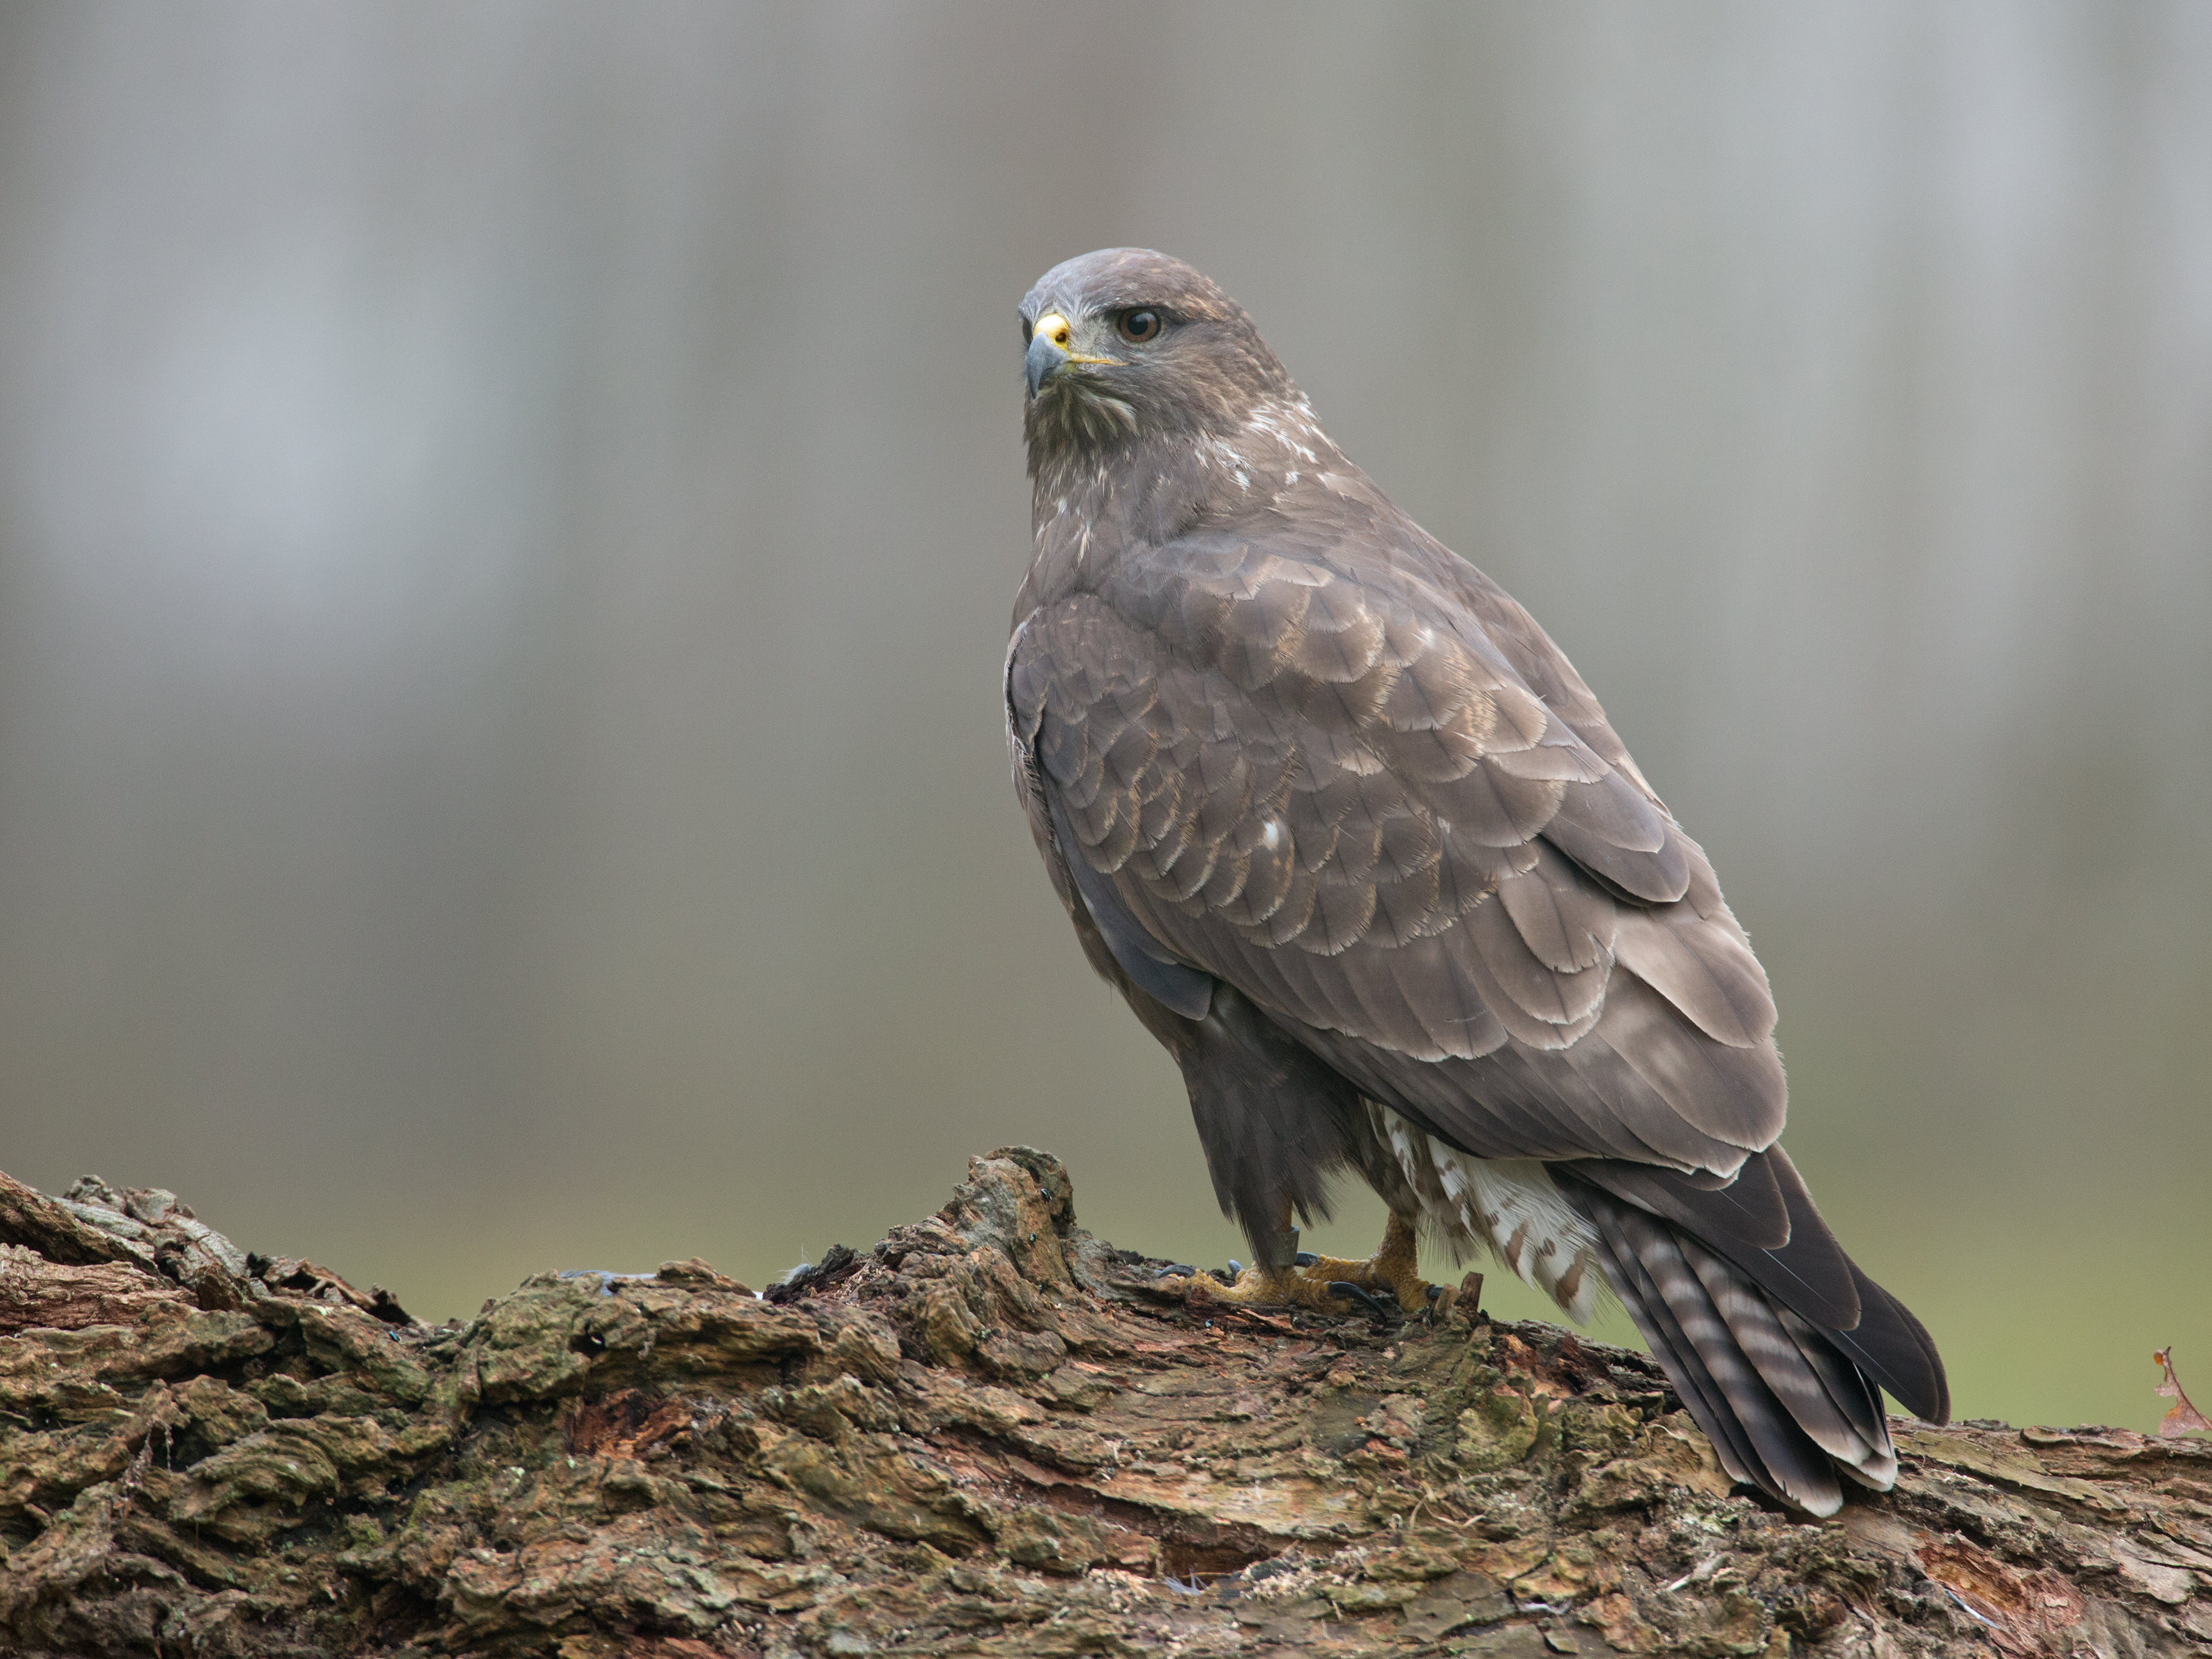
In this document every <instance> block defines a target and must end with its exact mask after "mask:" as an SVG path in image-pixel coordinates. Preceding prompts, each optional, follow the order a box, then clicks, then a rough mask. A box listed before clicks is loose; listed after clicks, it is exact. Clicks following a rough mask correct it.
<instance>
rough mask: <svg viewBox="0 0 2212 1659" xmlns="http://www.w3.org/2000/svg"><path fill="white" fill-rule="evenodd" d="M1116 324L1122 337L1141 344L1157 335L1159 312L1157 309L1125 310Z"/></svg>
mask: <svg viewBox="0 0 2212 1659" xmlns="http://www.w3.org/2000/svg"><path fill="white" fill-rule="evenodd" d="M1116 326H1117V327H1119V328H1120V329H1121V337H1122V338H1123V339H1125V340H1127V341H1130V342H1132V343H1134V344H1137V345H1142V344H1144V343H1145V342H1146V341H1147V340H1151V339H1157V338H1158V337H1159V331H1160V313H1158V312H1157V311H1125V312H1123V313H1121V322H1120V323H1119V324H1118V325H1116Z"/></svg>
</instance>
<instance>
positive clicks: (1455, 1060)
mask: <svg viewBox="0 0 2212 1659" xmlns="http://www.w3.org/2000/svg"><path fill="white" fill-rule="evenodd" d="M1402 522H1403V521H1401V523H1402ZM1333 528H1334V534H1331V533H1329V531H1330V529H1331V527H1330V526H1322V528H1321V529H1320V530H1319V531H1318V532H1317V531H1316V526H1313V525H1312V524H1311V523H1310V522H1301V523H1300V524H1297V525H1293V524H1291V522H1290V521H1289V520H1286V519H1283V518H1279V517H1277V518H1275V519H1274V520H1273V522H1272V523H1270V524H1266V525H1262V526H1256V527H1247V533H1232V532H1222V533H1213V534H1201V535H1190V536H1186V537H1184V538H1181V539H1179V540H1177V541H1175V542H1172V543H1170V544H1168V545H1166V546H1164V547H1160V548H1156V549H1146V550H1126V551H1124V552H1123V553H1122V554H1121V556H1119V557H1117V558H1116V559H1115V561H1113V562H1112V563H1111V564H1110V566H1109V567H1108V568H1106V569H1104V570H1103V572H1102V573H1101V574H1100V575H1099V577H1098V579H1097V584H1096V586H1095V587H1093V588H1092V589H1091V590H1089V591H1079V592H1074V593H1073V594H1071V595H1068V596H1067V597H1066V598H1063V599H1059V600H1057V601H1055V602H1054V603H1052V604H1049V605H1044V606H1042V607H1040V608H1039V609H1037V610H1036V611H1035V612H1033V613H1032V614H1031V615H1030V617H1028V618H1027V619H1026V621H1025V622H1024V624H1023V626H1022V628H1021V629H1020V630H1019V632H1018V635H1017V637H1016V639H1015V641H1014V642H1013V645H1012V650H1011V652H1010V654H1009V660H1008V665H1007V684H1006V690H1007V696H1008V702H1009V709H1008V713H1009V717H1010V720H1011V722H1012V730H1013V732H1014V735H1015V738H1016V740H1017V743H1018V744H1019V745H1020V746H1021V747H1022V748H1023V749H1024V750H1026V751H1027V757H1026V760H1027V763H1026V765H1024V766H1022V767H1018V769H1017V771H1018V776H1021V777H1022V778H1023V779H1024V789H1025V790H1037V791H1042V793H1043V794H1044V796H1045V797H1046V798H1047V799H1046V800H1045V801H1042V802H1038V801H1032V802H1031V803H1030V811H1031V819H1032V823H1033V825H1036V826H1037V827H1038V828H1039V829H1040V840H1041V841H1042V840H1044V839H1045V834H1044V833H1043V832H1044V830H1045V827H1046V823H1047V822H1048V820H1050V819H1054V818H1056V819H1058V820H1059V821H1060V823H1062V824H1064V826H1065V829H1064V830H1060V831H1054V832H1053V833H1052V839H1054V840H1055V841H1060V840H1066V839H1068V838H1070V837H1071V836H1072V839H1073V842H1074V845H1073V846H1072V847H1063V848H1061V853H1062V856H1064V857H1067V858H1070V859H1074V858H1079V859H1081V860H1083V861H1084V862H1085V866H1087V869H1088V871H1090V872H1097V875H1098V876H1099V877H1102V878H1104V879H1105V881H1106V882H1107V883H1109V884H1110V890H1111V893H1112V895H1113V897H1114V899H1115V900H1117V901H1118V902H1119V903H1120V904H1121V905H1122V906H1124V907H1126V910H1127V916H1128V917H1129V918H1131V919H1133V921H1134V922H1135V924H1136V925H1137V927H1139V928H1141V930H1142V932H1143V933H1144V934H1145V935H1146V936H1147V937H1148V938H1149V939H1151V940H1152V941H1156V942H1157V944H1158V946H1159V947H1160V949H1159V952H1158V954H1159V955H1160V956H1161V957H1164V958H1170V959H1172V960H1174V961H1176V962H1179V963H1186V964H1188V966H1189V967H1191V968H1194V969H1199V970H1202V971H1203V972H1204V973H1206V974H1209V975H1213V976H1215V977H1217V978H1218V979H1221V980H1224V981H1228V982H1229V983H1230V984H1231V985H1234V986H1236V987H1237V988H1238V989H1240V990H1241V991H1243V993H1244V994H1246V995H1247V996H1249V998H1251V1000H1253V1001H1254V1002H1255V1003H1256V1004H1258V1005H1259V1006H1261V1007H1262V1008H1263V1009H1265V1010H1267V1012H1269V1013H1270V1014H1272V1015H1273V1016H1274V1017H1276V1018H1279V1019H1280V1020H1283V1021H1285V1022H1286V1023H1287V1024H1289V1025H1290V1026H1291V1028H1292V1029H1295V1030H1298V1031H1299V1033H1300V1035H1301V1037H1302V1040H1304V1041H1305V1042H1308V1044H1309V1046H1310V1047H1311V1048H1314V1049H1315V1050H1316V1052H1317V1053H1319V1054H1322V1057H1323V1058H1325V1059H1326V1060H1328V1061H1329V1062H1330V1063H1331V1064H1333V1065H1334V1066H1337V1067H1338V1068H1339V1069H1340V1070H1341V1071H1343V1072H1344V1073H1345V1074H1346V1076H1348V1077H1350V1078H1352V1079H1353V1080H1354V1081H1355V1082H1357V1083H1358V1085H1359V1086H1360V1087H1361V1088H1362V1089H1363V1091H1366V1092H1367V1093H1369V1094H1370V1096H1371V1097H1374V1098H1376V1099H1377V1100H1379V1101H1382V1102H1383V1103H1385V1104H1388V1105H1389V1106H1391V1107H1393V1108H1394V1109H1397V1110H1400V1111H1401V1112H1403V1113H1405V1114H1406V1115H1407V1116H1409V1117H1411V1118H1413V1120H1414V1121H1417V1122H1419V1123H1421V1124H1422V1125H1423V1126H1424V1127H1426V1128H1428V1129H1429V1130H1430V1131H1431V1133H1440V1134H1442V1135H1443V1137H1444V1138H1445V1139H1448V1140H1449V1141H1451V1142H1453V1143H1455V1144H1456V1145H1458V1146H1462V1147H1463V1148H1464V1149H1466V1150H1468V1151H1469V1152H1474V1153H1477V1154H1478V1155H1480V1156H1483V1157H1486V1158H1515V1157H1536V1158H1573V1157H1600V1158H1622V1159H1627V1160H1632V1161H1634V1162H1638V1163H1656V1164H1670V1165H1674V1166H1675V1167H1678V1168H1703V1169H1707V1170H1713V1171H1715V1172H1716V1173H1719V1174H1729V1173H1733V1172H1734V1171H1735V1170H1736V1169H1737V1168H1738V1167H1739V1166H1740V1165H1741V1163H1742V1161H1743V1158H1744V1157H1745V1156H1746V1154H1747V1153H1748V1152H1754V1151H1757V1150H1759V1149H1761V1148H1764V1147H1765V1146H1768V1145H1770V1144H1771V1142H1772V1141H1773V1140H1774V1139H1775V1138H1776V1136H1777V1135H1778V1134H1779V1133H1780V1132H1781V1127H1782V1122H1783V1116H1784V1097H1785V1091H1784V1083H1783V1077H1782V1070H1781V1062H1780V1059H1779V1056H1778V1054H1777V1052H1776V1049H1775V1047H1774V1044H1773V1042H1772V1036H1771V1033H1772V1030H1773V1026H1774V1017H1775V1016H1774V1005H1773V1001H1772V999H1771V995H1770V994H1769V991H1768V987H1767V982H1766V977H1765V973H1764V971H1763V970H1762V969H1760V967H1759V963H1758V960H1757V958H1756V957H1754V956H1753V954H1752V951H1751V949H1750V946H1749V944H1748V942H1747V940H1746V939H1745V937H1744V934H1743V932H1742V929H1741V927H1738V926H1737V925H1736V921H1735V917H1734V916H1733V915H1731V914H1730V913H1729V909H1728V907H1727V905H1726V904H1725V903H1724V902H1723V901H1722V899H1721V895H1720V890H1719V887H1718V884H1717V882H1716V881H1715V879H1714V878H1713V874H1712V871H1711V866H1710V865H1709V864H1708V863H1707V862H1706V860H1705V855H1704V854H1703V852H1702V851H1701V850H1700V849H1699V848H1698V846H1697V844H1696V843H1695V842H1692V841H1691V840H1690V839H1689V838H1688V837H1687V836H1685V835H1683V834H1682V832H1681V830H1680V828H1679V827H1678V826H1676V825H1675V823H1674V820H1673V819H1672V817H1670V816H1669V815H1668V812H1667V811H1666V809H1665V807H1664V806H1663V805H1662V804H1661V803H1660V801H1659V800H1658V799H1657V798H1656V796H1655V795H1654V794H1653V793H1651V791H1650V787H1649V786H1648V785H1646V784H1645V783H1644V781H1643V779H1642V777H1641V775H1639V774H1638V773H1637V771H1636V769H1635V767H1634V763H1633V762H1632V761H1631V760H1630V759H1629V757H1628V755H1627V752H1626V749H1625V748H1623V747H1622V746H1621V744H1620V739H1619V738H1617V737H1616V736H1615V735H1614V734H1613V731H1612V728H1611V727H1610V726H1609V725H1607V723H1606V720H1605V717H1604V714H1603V711H1602V710H1601V708H1599V707H1598V705H1597V702H1596V700H1595V698H1594V697H1592V696H1590V694H1589V690H1588V688H1587V687H1586V686H1584V685H1583V683H1582V681H1581V680H1580V679H1579V678H1577V676H1576V675H1575V673H1574V671H1573V669H1572V668H1571V666H1569V665H1567V663H1566V660H1565V658H1564V657H1563V656H1562V655H1560V653H1559V652H1558V650H1557V648H1556V647H1554V646H1553V644H1552V642H1551V641H1550V640H1549V639H1548V638H1547V637H1546V636H1545V635H1544V634H1543V633H1542V630H1541V629H1538V628H1537V627H1536V625H1535V624H1534V622H1533V621H1532V620H1530V619H1529V618H1528V616H1527V613H1526V612H1525V611H1522V610H1521V608H1520V607H1519V606H1518V605H1514V604H1513V602H1512V601H1511V600H1510V599H1507V598H1506V597H1505V596H1504V594H1503V593H1502V592H1499V591H1498V589H1497V588H1496V587H1495V586H1493V585H1492V584H1490V583H1488V582H1487V580H1486V579H1484V578H1482V577H1480V575H1479V574H1477V573H1475V572H1474V570H1473V569H1472V568H1471V567H1468V566H1466V565H1464V564H1462V563H1461V562H1459V561H1457V560H1456V559H1455V558H1453V557H1452V556H1450V555H1449V554H1448V553H1444V552H1443V550H1441V549H1440V548H1433V547H1432V546H1431V545H1425V544H1422V543H1421V542H1419V541H1415V540H1413V538H1409V537H1407V536H1406V535H1404V534H1403V533H1402V532H1401V535H1399V536H1398V537H1395V538H1391V537H1388V536H1378V535H1377V534H1376V532H1377V531H1378V530H1383V529H1385V528H1387V527H1386V526H1380V525H1378V524H1376V523H1375V522H1374V521H1373V520H1371V519H1368V518H1366V517H1365V515H1362V519H1361V521H1360V522H1358V523H1355V524H1344V523H1339V524H1338V525H1336V526H1334V527H1333ZM1355 531H1357V532H1364V533H1359V534H1352V533H1348V532H1355ZM1418 533H1419V532H1413V535H1414V536H1418ZM1378 542H1380V543H1381V544H1382V545H1383V549H1384V552H1383V556H1381V557H1379V558H1378V557H1377V556H1376V545H1377V544H1378ZM1355 563H1356V568H1355ZM1538 687H1541V688H1542V694H1541V695H1540V693H1539V690H1537V689H1536V688H1538ZM1041 808H1042V809H1044V810H1042V811H1041V810H1040V809H1041ZM1084 885H1085V887H1086V888H1087V889H1092V890H1095V888H1096V884H1094V883H1091V882H1090V881H1086V882H1085V884H1084ZM1066 896H1067V895H1066V894H1065V893H1064V894H1063V897H1066ZM1092 908H1097V907H1096V906H1095V905H1094V906H1093V907H1092ZM1109 931H1110V930H1109Z"/></svg>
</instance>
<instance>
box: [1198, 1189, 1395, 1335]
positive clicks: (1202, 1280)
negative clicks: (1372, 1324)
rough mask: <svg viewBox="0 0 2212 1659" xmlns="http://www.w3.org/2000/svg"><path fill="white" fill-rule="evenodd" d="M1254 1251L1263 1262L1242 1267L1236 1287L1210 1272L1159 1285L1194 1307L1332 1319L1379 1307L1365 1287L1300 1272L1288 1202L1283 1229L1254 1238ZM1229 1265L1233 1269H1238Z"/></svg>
mask: <svg viewBox="0 0 2212 1659" xmlns="http://www.w3.org/2000/svg"><path fill="white" fill-rule="evenodd" d="M1253 1248H1254V1249H1255V1250H1256V1251H1258V1253H1259V1255H1260V1258H1261V1259H1260V1260H1258V1261H1255V1262H1254V1263H1253V1264H1252V1265H1251V1266H1250V1267H1241V1268H1239V1269H1238V1271H1237V1279H1236V1282H1235V1283H1234V1284H1230V1285H1225V1284H1223V1283H1222V1282H1221V1281H1220V1280H1219V1279H1216V1278H1214V1277H1213V1276H1212V1274H1211V1273H1196V1272H1194V1273H1188V1274H1185V1273H1182V1272H1181V1271H1180V1270H1176V1271H1175V1272H1174V1273H1172V1274H1171V1275H1170V1276H1168V1277H1164V1278H1163V1279H1161V1280H1160V1281H1159V1283H1160V1286H1161V1288H1162V1289H1164V1290H1180V1291H1182V1293H1183V1294H1184V1295H1185V1296H1186V1297H1188V1298H1189V1299H1190V1300H1191V1301H1192V1302H1193V1303H1194V1304H1198V1303H1205V1302H1226V1303H1231V1304H1235V1305H1237V1306H1240V1307H1254V1306H1259V1307H1297V1308H1312V1309H1314V1310H1316V1311H1318V1312H1322V1313H1332V1314H1344V1313H1350V1312H1352V1310H1354V1309H1355V1308H1356V1307H1357V1306H1358V1304H1360V1303H1363V1302H1364V1303H1365V1304H1367V1305H1368V1306H1369V1307H1370V1308H1374V1307H1376V1303H1375V1300H1374V1298H1373V1297H1370V1296H1369V1295H1368V1294H1367V1293H1366V1291H1365V1290H1364V1287H1362V1286H1359V1285H1354V1284H1351V1283H1345V1284H1332V1283H1330V1282H1329V1280H1328V1279H1317V1278H1316V1277H1315V1276H1314V1275H1313V1274H1312V1273H1310V1272H1301V1271H1300V1270H1299V1267H1298V1263H1299V1261H1300V1254H1299V1250H1298V1230H1297V1228H1296V1227H1294V1226H1292V1225H1291V1206H1290V1205H1289V1204H1288V1203H1287V1202H1285V1204H1284V1206H1283V1222H1282V1225H1281V1226H1279V1227H1278V1228H1277V1229H1276V1230H1275V1231H1273V1233H1271V1234H1269V1235H1267V1237H1263V1238H1258V1239H1255V1240H1254V1241H1253ZM1305 1259H1306V1260H1313V1259H1315V1258H1312V1257H1307V1258H1305ZM1230 1265H1231V1267H1237V1264H1236V1263H1235V1262H1231V1264H1230ZM1352 1265H1363V1264H1352ZM1378 1311H1379V1310H1378Z"/></svg>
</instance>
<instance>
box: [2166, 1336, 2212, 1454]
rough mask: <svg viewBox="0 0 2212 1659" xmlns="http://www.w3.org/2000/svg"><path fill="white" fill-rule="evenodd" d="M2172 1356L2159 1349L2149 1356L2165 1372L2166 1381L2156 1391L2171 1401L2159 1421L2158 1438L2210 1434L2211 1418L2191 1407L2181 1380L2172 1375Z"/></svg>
mask: <svg viewBox="0 0 2212 1659" xmlns="http://www.w3.org/2000/svg"><path fill="white" fill-rule="evenodd" d="M2172 1355H2173V1350H2172V1349H2171V1348H2160V1350H2159V1351H2158V1352H2156V1353H2154V1354H2153V1355H2152V1356H2151V1358H2153V1359H2154V1360H2156V1361H2157V1362H2158V1364H2160V1367H2162V1368H2163V1369H2164V1370H2165V1372H2166V1381H2165V1382H2163V1383H2160V1384H2159V1385H2158V1391H2159V1392H2160V1394H2162V1395H2165V1396H2166V1398H2167V1399H2168V1400H2171V1401H2173V1404H2172V1406H2171V1407H2168V1408H2167V1411H2166V1415H2165V1416H2164V1417H2161V1418H2160V1419H2159V1421H2158V1437H2159V1438H2160V1439H2161V1440H2178V1439H2179V1438H2180V1437H2182V1436H2183V1435H2185V1434H2212V1418H2208V1417H2206V1416H2205V1415H2204V1413H2203V1412H2200V1411H2198V1410H2197V1407H2194V1406H2192V1405H2191V1404H2190V1403H2189V1396H2188V1395H2185V1394H2184V1393H2182V1391H2181V1379H2180V1378H2179V1377H2178V1376H2175V1375H2174V1374H2173V1358H2172Z"/></svg>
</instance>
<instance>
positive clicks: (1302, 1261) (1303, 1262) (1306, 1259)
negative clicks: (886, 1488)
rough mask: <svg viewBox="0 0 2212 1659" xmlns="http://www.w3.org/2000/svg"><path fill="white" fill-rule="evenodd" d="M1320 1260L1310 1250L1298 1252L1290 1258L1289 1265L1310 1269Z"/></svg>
mask: <svg viewBox="0 0 2212 1659" xmlns="http://www.w3.org/2000/svg"><path fill="white" fill-rule="evenodd" d="M1320 1260H1321V1258H1320V1257H1319V1256H1317V1255H1315V1254H1314V1253H1313V1252H1312V1251H1311V1250H1300V1251H1299V1252H1298V1253H1297V1255H1294V1256H1292V1257H1291V1266H1292V1267H1312V1266H1313V1264H1314V1263H1315V1262H1316V1261H1320Z"/></svg>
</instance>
